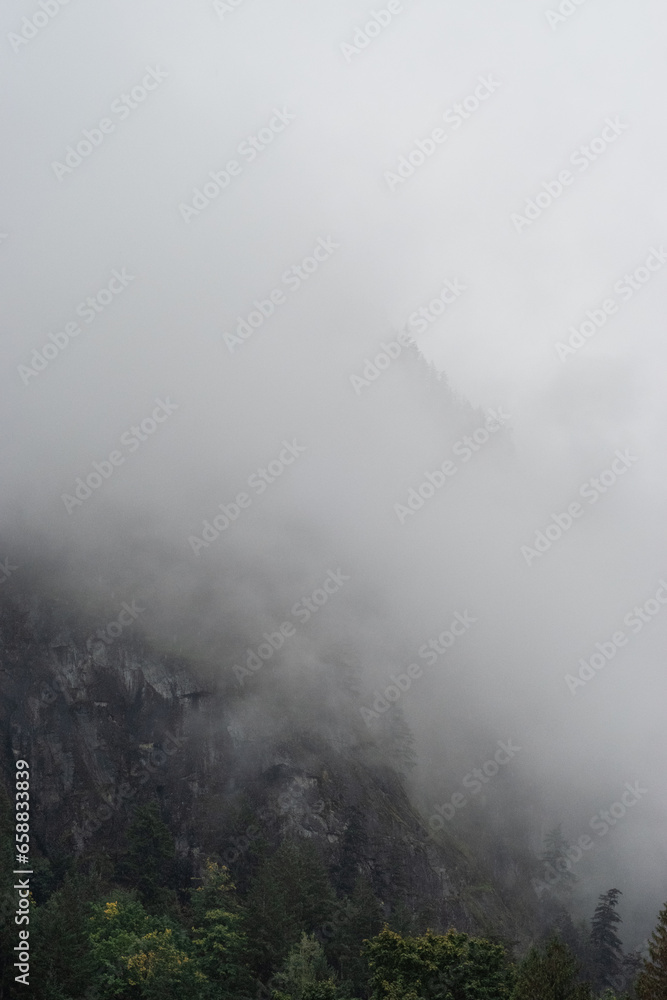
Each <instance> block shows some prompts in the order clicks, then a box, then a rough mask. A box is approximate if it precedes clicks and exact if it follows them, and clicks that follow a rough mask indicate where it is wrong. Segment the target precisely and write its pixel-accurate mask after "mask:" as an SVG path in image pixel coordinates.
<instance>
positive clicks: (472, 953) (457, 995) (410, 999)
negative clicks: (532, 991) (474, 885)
mask: <svg viewBox="0 0 667 1000" xmlns="http://www.w3.org/2000/svg"><path fill="white" fill-rule="evenodd" d="M366 953H367V955H368V961H369V965H370V969H371V981H370V985H371V988H372V993H371V997H372V1000H444V998H446V1000H509V997H510V992H511V986H512V978H513V976H512V971H511V969H510V968H509V966H508V964H507V957H506V955H505V950H504V948H503V947H502V946H501V945H497V944H491V942H489V941H485V940H484V939H481V938H473V937H469V936H468V935H467V934H461V933H459V932H458V931H455V930H449V931H447V933H446V934H444V935H443V934H433V933H431V931H427V932H426V934H424V935H423V936H421V937H406V938H403V937H401V936H400V934H396V933H395V932H394V931H390V930H389V928H388V927H386V926H385V927H384V929H383V930H382V931H381V933H380V934H378V935H377V936H376V937H374V938H373V939H372V940H371V941H369V942H368V944H367V945H366ZM540 1000H541V998H540Z"/></svg>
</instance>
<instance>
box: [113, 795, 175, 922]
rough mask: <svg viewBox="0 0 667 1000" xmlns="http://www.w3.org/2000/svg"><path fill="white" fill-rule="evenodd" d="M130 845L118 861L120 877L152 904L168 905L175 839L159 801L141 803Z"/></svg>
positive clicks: (149, 905)
mask: <svg viewBox="0 0 667 1000" xmlns="http://www.w3.org/2000/svg"><path fill="white" fill-rule="evenodd" d="M127 839H128V842H129V848H128V850H127V851H126V853H125V855H124V856H123V857H122V859H121V861H120V863H119V865H118V875H119V877H120V878H121V879H122V880H124V881H125V882H128V883H129V884H130V885H131V886H133V887H134V888H136V889H137V890H138V891H139V894H140V896H141V899H142V901H143V902H144V903H145V904H146V906H148V907H149V908H151V907H153V908H156V909H162V910H164V909H166V908H167V906H168V905H169V902H170V901H171V898H173V894H169V893H168V892H166V891H165V889H166V887H167V886H168V885H170V883H171V881H172V875H173V867H174V853H175V852H174V841H173V838H172V836H171V834H170V832H169V829H168V827H167V826H166V825H165V824H164V823H163V821H162V818H161V817H160V811H159V809H158V806H157V803H155V802H150V803H149V804H148V805H145V806H139V808H138V809H137V811H136V813H135V816H134V819H133V821H132V823H131V824H130V827H129V829H128V831H127Z"/></svg>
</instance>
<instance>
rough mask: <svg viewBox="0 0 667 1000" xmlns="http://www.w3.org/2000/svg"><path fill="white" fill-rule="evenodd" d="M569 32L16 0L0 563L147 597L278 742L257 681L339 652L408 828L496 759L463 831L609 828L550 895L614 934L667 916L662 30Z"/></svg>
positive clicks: (473, 11)
mask: <svg viewBox="0 0 667 1000" xmlns="http://www.w3.org/2000/svg"><path fill="white" fill-rule="evenodd" d="M52 2H53V3H56V6H57V5H58V4H57V0H52ZM60 2H62V0H60ZM560 6H561V7H563V6H564V5H563V4H561V5H560ZM565 6H566V7H568V5H567V4H565ZM569 7H571V8H572V12H571V13H568V14H558V13H557V12H558V9H559V8H558V6H557V5H556V4H555V3H553V4H550V3H549V2H544V0H540V2H539V3H535V2H531V3H529V2H524V0H521V2H515V3H513V4H511V5H502V6H499V5H491V4H485V3H482V2H479V0H477V2H476V0H471V2H467V3H465V4H463V3H459V4H455V3H453V2H450V3H447V4H439V3H436V2H435V0H420V2H412V3H410V2H408V0H402V2H400V3H399V2H398V0H392V2H391V3H390V4H381V3H378V4H377V5H375V7H370V6H369V5H368V4H365V3H361V2H357V0H342V2H339V3H337V4H336V5H335V6H329V7H325V6H324V5H313V4H306V3H296V2H292V0H287V2H285V3H282V4H280V5H271V4H269V3H268V2H267V0H241V2H239V0H236V2H235V3H231V2H230V3H224V2H223V0H218V2H216V3H213V2H210V0H208V2H207V0H201V2H198V3H196V4H191V5H183V4H178V3H176V2H174V0H161V2H160V3H158V2H157V0H144V2H143V3H142V4H141V5H140V6H139V7H137V5H136V4H130V3H129V2H126V0H117V2H116V3H115V4H114V5H113V11H112V10H110V9H109V10H107V9H106V7H104V6H103V5H100V4H92V3H87V4H82V3H76V2H72V3H71V4H67V5H65V6H63V7H61V8H58V11H57V13H54V14H48V21H47V22H46V23H44V25H43V26H38V27H37V28H35V25H36V24H38V22H39V24H40V25H41V22H42V20H43V19H42V18H40V17H37V20H36V21H34V16H35V15H36V12H38V11H39V10H40V8H39V6H38V5H33V4H26V3H25V2H19V0H8V2H7V3H6V4H5V5H4V8H3V12H2V19H3V31H4V36H5V39H6V41H5V43H4V44H5V58H4V60H3V63H2V66H1V67H0V73H1V74H2V82H3V93H4V94H5V97H4V99H3V101H2V109H1V110H2V115H3V120H4V134H5V143H4V144H3V153H2V160H3V164H2V180H3V190H4V197H3V205H2V211H1V214H0V267H1V268H2V277H3V283H4V301H5V305H4V310H3V346H4V358H5V364H4V366H3V374H2V386H1V388H2V392H1V393H0V412H1V414H2V426H3V434H2V469H3V476H2V485H1V486H0V490H1V493H0V500H1V503H0V511H1V513H0V533H1V539H2V544H3V549H2V551H0V559H1V558H4V559H6V560H8V562H9V565H10V566H13V567H15V568H14V569H12V570H11V573H10V575H9V576H8V577H7V579H6V582H5V584H4V585H5V587H11V586H13V585H14V583H15V582H16V581H18V580H20V578H21V574H23V575H24V579H29V578H30V577H31V575H33V574H36V575H38V576H40V575H41V576H43V577H44V578H47V577H48V578H49V579H52V580H54V581H57V584H58V586H62V587H67V588H69V590H70V591H71V593H73V594H75V595H78V599H80V600H82V601H83V600H84V595H88V597H89V595H90V594H91V593H93V592H94V590H95V588H96V587H98V586H99V587H100V588H101V589H100V592H102V591H104V593H105V594H106V596H105V597H104V601H106V602H107V603H108V602H110V603H111V606H114V602H116V603H117V604H118V605H120V602H121V601H123V600H132V599H133V598H136V599H137V600H139V603H140V604H142V602H143V604H144V605H145V606H146V608H147V610H146V613H145V616H144V617H143V618H142V619H141V622H140V623H138V626H137V627H138V628H142V629H145V630H147V632H148V633H150V634H151V635H152V636H153V637H154V638H155V641H156V642H157V641H158V640H159V641H162V642H165V643H167V642H170V643H174V644H175V645H176V647H178V646H180V647H182V648H185V649H189V650H195V649H196V650H197V651H198V655H199V656H200V658H201V669H202V670H204V671H205V672H206V676H207V677H209V678H210V679H211V683H215V682H219V683H220V684H223V685H229V686H230V688H236V689H237V693H238V688H239V686H240V687H242V694H243V697H244V699H246V700H247V701H248V702H252V703H253V704H256V705H258V706H259V711H260V712H261V713H263V714H264V715H265V717H266V719H267V725H268V724H269V722H268V720H270V718H271V714H272V712H273V711H274V710H275V708H274V705H273V701H272V696H271V692H272V691H273V687H272V685H271V684H269V683H268V681H269V678H268V677H267V675H269V674H271V675H275V676H277V675H284V676H285V677H286V678H288V679H290V680H291V681H293V682H296V681H297V680H298V678H299V677H301V676H306V675H308V674H313V673H315V674H318V673H320V674H322V675H323V676H324V675H326V672H327V670H328V669H329V665H330V660H331V650H332V649H334V648H337V647H338V646H341V647H342V645H344V646H345V648H346V650H347V651H348V653H349V655H350V656H352V657H353V658H354V660H355V662H356V663H357V664H358V665H359V667H360V669H361V671H362V680H363V685H362V690H360V692H359V696H358V699H357V701H358V705H357V711H358V712H359V713H360V717H361V718H363V719H364V723H365V724H367V725H368V727H369V729H370V730H371V731H372V730H373V727H374V726H375V725H379V724H381V716H382V715H383V712H384V711H385V709H384V708H383V706H384V705H385V704H387V695H386V691H387V689H388V688H389V687H390V686H392V685H393V687H392V689H391V693H390V695H389V701H392V699H393V700H394V702H395V703H396V704H398V705H399V706H400V707H401V709H402V710H403V712H404V713H405V717H406V719H407V721H408V724H409V726H410V728H411V729H412V731H413V733H414V736H415V740H416V753H417V767H416V769H415V770H414V772H413V773H412V774H411V776H410V778H409V781H410V783H411V784H410V787H411V791H412V793H413V795H414V797H415V801H417V802H418V803H419V804H420V808H421V810H422V813H423V815H424V820H425V825H426V827H427V828H428V820H429V817H430V816H432V815H434V814H437V815H440V814H439V813H434V810H435V807H436V806H437V805H441V804H443V803H446V802H447V801H450V800H451V796H452V795H453V794H454V793H456V792H457V791H459V792H460V791H461V790H462V788H465V787H466V786H464V785H462V782H463V779H464V777H465V776H466V775H467V774H468V773H470V772H472V770H473V769H474V768H476V767H477V768H479V767H481V766H482V765H483V763H484V762H485V761H488V760H491V759H493V758H494V754H495V752H496V750H497V747H498V741H502V742H504V743H507V741H513V745H515V746H517V747H519V748H520V751H517V752H516V753H515V755H514V756H512V757H511V759H510V760H508V761H507V762H506V763H504V764H502V765H501V766H500V768H499V770H498V774H497V777H496V776H493V777H491V778H490V779H489V781H488V785H487V784H486V783H485V788H484V805H483V806H479V807H478V804H477V802H473V801H472V796H469V797H468V801H467V804H466V805H465V806H463V807H460V808H459V811H458V812H457V813H456V815H454V816H453V818H452V819H451V820H449V819H447V820H446V823H447V828H448V829H449V830H451V831H452V832H453V831H455V830H456V829H457V828H458V830H460V831H461V835H463V831H464V830H465V829H466V825H465V824H466V823H467V822H472V821H474V822H475V823H477V824H481V825H484V824H488V825H489V828H494V829H495V828H496V827H498V828H502V827H503V824H507V823H508V822H510V819H511V815H512V810H513V808H514V805H515V804H516V802H518V801H521V802H524V803H529V804H530V807H531V808H532V809H533V813H532V816H533V824H532V828H531V829H529V830H527V831H524V835H525V836H526V838H527V839H528V841H529V842H530V844H531V846H532V849H533V850H535V852H539V850H540V847H541V839H542V837H543V835H544V834H545V833H546V831H547V830H548V829H550V828H552V827H554V826H556V825H557V824H559V823H560V824H562V828H563V830H564V832H565V833H566V834H567V835H568V837H569V838H570V839H571V840H572V841H574V842H576V841H577V839H578V838H579V836H580V835H583V834H589V835H591V836H592V837H593V841H594V845H595V848H594V850H592V851H591V852H590V854H588V855H584V857H583V858H582V860H581V862H579V863H577V865H576V867H575V870H576V872H577V874H578V875H579V877H580V882H579V884H578V886H577V889H576V890H575V893H574V898H573V902H572V907H573V910H574V912H575V913H576V914H577V915H579V916H586V915H590V913H591V912H592V908H593V907H594V905H595V899H596V898H597V896H598V895H599V893H601V892H603V891H605V890H606V889H608V888H610V887H611V886H616V887H618V888H619V889H621V890H622V892H623V903H622V911H623V918H624V923H623V925H622V931H623V936H624V944H625V945H626V946H627V947H628V948H631V947H635V946H638V945H639V944H640V943H641V942H642V941H643V939H644V938H645V937H646V936H647V934H649V933H650V931H651V930H652V928H653V926H654V924H655V917H656V914H657V911H658V910H659V908H660V907H661V905H663V904H664V900H665V898H667V885H666V884H665V880H664V877H663V878H662V879H661V878H660V877H656V872H660V871H664V866H665V860H666V856H665V845H664V837H663V836H662V831H663V830H664V824H665V821H666V820H667V815H666V811H667V783H666V779H665V766H664V751H663V749H662V747H663V744H664V741H663V740H661V736H662V734H663V731H664V719H663V716H664V709H663V706H664V704H665V698H666V695H667V682H666V681H665V678H664V653H663V649H664V639H665V628H666V623H667V612H663V607H665V606H667V605H665V604H664V601H667V596H664V595H667V584H666V583H664V581H665V580H666V579H667V546H666V545H665V535H664V499H663V498H664V490H665V485H666V483H667V476H666V473H665V467H664V459H663V453H662V449H661V445H662V441H663V437H664V430H665V418H666V416H667V410H666V404H665V395H664V391H663V371H664V367H665V363H667V350H666V349H665V346H664V343H663V336H662V307H663V305H664V301H665V280H666V276H667V266H665V265H667V247H666V246H665V244H663V242H662V241H663V240H665V239H667V229H666V227H667V220H666V219H665V218H664V216H665V195H664V191H663V190H662V180H663V176H664V167H665V154H666V152H667V147H666V146H665V142H664V139H663V138H662V137H661V132H660V123H661V116H660V113H661V110H662V94H663V92H664V83H665V74H666V73H667V69H666V68H665V66H664V58H663V52H662V47H661V46H660V44H659V40H660V37H661V30H664V27H665V15H664V12H663V9H662V7H661V5H659V4H658V3H657V0H645V2H643V3H642V4H641V5H640V6H639V7H634V8H630V7H629V6H628V5H627V4H624V3H621V2H619V0H608V2H607V3H605V4H604V5H602V4H601V3H599V2H597V3H596V2H595V0H589V2H586V3H579V5H578V6H576V5H575V4H574V3H573V4H571V5H569ZM569 7H568V9H569ZM378 11H382V12H384V14H383V15H382V16H379V15H378V16H375V15H374V13H373V12H376V14H377V12H378ZM554 12H556V14H554ZM549 15H551V16H549ZM25 18H28V19H29V18H33V22H34V23H33V27H32V28H30V26H28V27H27V28H26V27H25V21H24V19H25ZM368 24H372V25H376V26H377V30H376V28H375V27H372V28H371V30H370V31H369V32H368V33H366V32H365V26H367V25H368ZM360 30H361V32H362V33H361V34H359V31H360ZM26 36H27V37H26ZM355 39H356V40H357V42H356V43H355ZM123 95H125V97H126V98H127V99H125V97H124V96H123ZM10 97H11V100H10ZM104 123H106V124H104ZM77 160H78V161H79V162H78V163H77ZM230 164H234V165H230ZM565 175H567V176H565ZM216 178H217V179H216ZM91 300H92V301H91ZM559 345H560V346H559ZM378 359H380V360H379V362H378ZM376 362H377V363H376ZM446 463H449V464H446ZM438 470H439V471H438ZM91 476H92V478H91ZM425 484H426V485H425ZM420 487H421V489H420ZM216 518H217V520H216ZM207 525H208V527H207ZM12 577H13V578H12ZM332 578H333V579H334V580H335V581H337V582H334V583H333V584H331V586H329V588H328V589H325V588H324V584H325V581H327V580H331V579H332ZM334 587H335V588H336V589H335V590H334ZM661 588H662V589H661ZM111 591H113V594H112V596H111V597H110V596H109V594H110V592H111ZM321 594H325V600H324V601H322V600H321V597H320V596H315V595H321ZM661 596H662V597H663V599H662V600H661ZM86 599H88V598H86ZM306 600H307V601H309V602H311V603H310V608H311V609H310V610H309V613H308V616H307V617H306V614H305V611H303V608H306V610H308V608H309V604H308V603H305V602H306ZM297 606H298V609H299V610H295V609H296V608H297ZM313 608H314V609H315V610H313ZM637 608H639V611H637V610H636V609H637ZM101 613H102V612H101V611H100V614H101ZM457 614H458V615H459V617H458V618H457ZM466 616H468V617H467V618H466ZM462 619H464V620H465V621H466V624H465V626H461V628H457V629H456V630H452V629H451V626H452V624H453V623H455V622H459V624H460V623H461V620H462ZM471 619H472V621H471ZM286 622H287V623H290V625H291V627H292V630H293V631H292V632H291V634H288V633H289V631H290V630H289V628H288V629H286V630H285V632H284V633H283V636H284V638H285V642H284V643H282V644H281V645H280V648H279V649H277V650H276V652H275V655H274V654H271V657H270V658H267V660H266V663H264V665H263V666H262V668H261V669H260V670H257V671H256V673H255V675H254V676H253V677H251V678H250V677H247V678H245V679H244V683H243V684H242V685H240V684H239V676H240V674H242V670H239V669H238V668H242V667H243V664H244V663H246V661H247V658H248V653H249V651H251V652H252V651H254V652H255V654H256V655H259V656H260V658H261V654H257V650H258V649H259V647H260V645H262V643H266V641H267V640H266V637H265V634H268V635H273V634H275V632H276V630H279V629H280V626H281V625H282V624H284V623H286ZM620 632H622V633H623V638H622V639H619V640H618V644H617V643H616V641H615V640H614V639H613V637H614V636H616V637H617V638H618V634H619V633H620ZM444 633H447V634H448V636H449V638H447V639H445V640H441V641H440V642H439V640H438V637H439V636H441V635H442V634H444ZM159 637H161V638H159ZM451 637H453V638H454V641H451ZM431 641H435V642H436V644H438V645H436V647H433V646H429V643H431ZM448 643H449V646H448V645H447V644H448ZM445 647H447V648H445ZM439 649H441V650H442V651H439ZM605 650H606V653H605ZM610 650H611V652H610ZM429 651H431V652H429ZM592 658H593V659H592ZM582 660H584V661H586V663H588V664H589V666H588V667H586V666H584V667H582V663H581V661H582ZM591 663H592V665H591ZM410 664H417V666H418V670H419V671H420V673H418V672H417V670H414V671H413V672H412V674H410V673H408V667H409V665H410ZM235 668H237V669H236V672H235ZM582 671H583V673H582ZM392 675H393V679H392ZM397 676H400V677H401V678H405V679H407V681H408V682H409V683H408V685H407V687H406V686H405V685H406V680H403V687H401V685H400V684H398V686H397V681H396V679H395V678H396V677H397ZM568 678H569V680H568ZM396 692H399V694H398V697H395V694H396ZM374 706H379V708H377V707H376V708H374ZM362 708H363V709H364V710H365V714H364V713H362V711H361V710H362ZM310 711H311V712H312V716H313V717H314V718H316V717H317V712H318V706H317V703H316V702H314V703H313V705H312V709H310ZM491 770H493V768H491ZM637 782H638V783H639V785H640V786H641V788H642V789H645V791H642V793H641V796H640V797H639V798H638V799H637V801H636V802H635V803H634V804H633V805H631V806H627V807H624V812H623V815H622V816H618V817H615V818H616V822H615V823H614V824H609V829H608V832H606V833H605V834H604V835H599V831H598V834H597V835H596V834H595V833H594V832H593V831H594V830H595V827H591V820H592V819H593V818H594V817H595V816H596V815H598V814H599V812H600V810H609V809H610V807H611V806H612V804H613V803H615V802H618V801H622V799H621V796H622V795H623V794H624V792H625V790H626V785H627V784H628V783H629V784H630V785H634V784H635V783H637ZM480 801H481V799H480ZM466 810H468V812H466ZM475 810H477V811H476V812H475ZM469 815H473V820H468V818H467V817H468V816H469ZM613 815H614V814H613V813H612V816H613ZM603 822H604V821H603ZM431 829H433V825H432V826H431Z"/></svg>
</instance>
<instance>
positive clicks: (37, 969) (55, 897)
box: [30, 872, 100, 1000]
mask: <svg viewBox="0 0 667 1000" xmlns="http://www.w3.org/2000/svg"><path fill="white" fill-rule="evenodd" d="M99 892H100V884H99V879H98V878H97V876H96V875H95V874H93V875H92V876H86V875H82V874H81V873H80V872H75V873H73V874H72V875H67V876H66V878H65V881H64V882H63V885H62V886H61V888H60V889H58V891H57V892H54V893H53V894H52V895H51V896H50V897H49V899H48V900H47V902H46V903H44V904H43V905H42V906H38V907H36V909H35V912H34V916H33V918H32V919H31V926H33V933H32V934H31V940H32V941H33V948H32V949H31V951H32V952H33V957H32V962H31V970H30V971H31V979H33V978H34V981H35V982H39V983H40V988H41V989H42V992H43V997H44V1000H60V998H61V997H73V998H74V997H83V996H85V995H86V992H87V990H88V987H89V984H90V980H91V978H92V976H93V972H94V964H95V963H94V960H93V957H92V954H91V949H90V921H89V914H88V905H87V904H88V903H89V902H92V901H93V900H94V899H96V898H98V897H99ZM33 949H34V950H33Z"/></svg>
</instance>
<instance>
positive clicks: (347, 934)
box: [326, 878, 383, 994]
mask: <svg viewBox="0 0 667 1000" xmlns="http://www.w3.org/2000/svg"><path fill="white" fill-rule="evenodd" d="M382 924H383V915H382V907H381V906H380V903H379V902H378V900H377V899H376V897H375V895H374V893H373V889H372V886H371V884H370V881H369V880H368V879H367V878H358V879H357V881H356V884H355V886H354V891H353V893H352V895H351V896H350V897H349V898H348V899H347V900H345V903H344V904H343V905H342V906H341V908H340V910H339V912H338V916H337V919H336V921H335V931H334V933H333V936H332V940H331V943H330V944H329V946H328V947H327V948H326V951H327V953H328V954H329V955H330V956H331V957H332V960H333V961H334V964H335V967H336V968H337V969H338V971H339V972H340V976H341V979H343V980H344V981H346V982H347V983H349V984H350V989H351V992H352V993H355V994H361V993H362V992H363V991H364V987H365V984H366V982H367V979H368V959H367V957H366V955H365V954H363V953H362V946H363V944H364V942H365V941H366V940H367V939H369V938H372V937H375V936H376V935H377V934H379V933H380V931H381V930H382Z"/></svg>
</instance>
